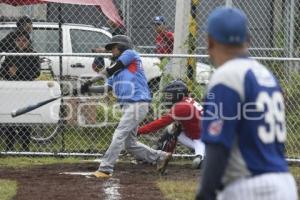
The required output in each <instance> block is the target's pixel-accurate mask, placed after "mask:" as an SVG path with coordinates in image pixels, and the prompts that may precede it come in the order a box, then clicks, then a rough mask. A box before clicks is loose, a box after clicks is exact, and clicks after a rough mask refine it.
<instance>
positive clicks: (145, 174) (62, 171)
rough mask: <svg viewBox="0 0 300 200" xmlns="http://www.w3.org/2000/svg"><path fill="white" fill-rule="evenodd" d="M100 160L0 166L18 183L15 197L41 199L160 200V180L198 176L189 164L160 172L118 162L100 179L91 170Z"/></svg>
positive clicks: (5, 176)
mask: <svg viewBox="0 0 300 200" xmlns="http://www.w3.org/2000/svg"><path fill="white" fill-rule="evenodd" d="M98 165H99V163H80V164H55V165H43V166H37V167H31V168H22V169H12V168H0V178H1V179H9V180H15V181H17V183H18V189H17V195H16V196H15V198H14V199H16V200H24V199H39V200H49V199H56V200H66V199H72V200H79V199H80V200H82V199H87V200H119V199H122V200H123V199H125V200H127V199H128V200H140V199H143V200H148V199H149V200H152V199H155V200H160V199H165V198H164V197H163V196H162V193H161V191H160V190H159V188H158V187H157V185H156V181H157V180H161V179H162V178H163V179H167V180H183V179H185V180H195V181H196V180H198V174H199V171H198V170H193V169H192V168H191V166H190V165H177V164H172V163H171V164H170V165H169V166H168V173H167V175H165V176H160V175H159V174H158V173H157V172H156V167H155V166H153V165H149V164H138V165H136V164H132V163H118V164H117V165H116V168H115V172H114V174H113V176H112V178H109V179H104V180H102V179H97V178H94V177H92V176H91V173H92V172H94V171H95V170H97V168H98Z"/></svg>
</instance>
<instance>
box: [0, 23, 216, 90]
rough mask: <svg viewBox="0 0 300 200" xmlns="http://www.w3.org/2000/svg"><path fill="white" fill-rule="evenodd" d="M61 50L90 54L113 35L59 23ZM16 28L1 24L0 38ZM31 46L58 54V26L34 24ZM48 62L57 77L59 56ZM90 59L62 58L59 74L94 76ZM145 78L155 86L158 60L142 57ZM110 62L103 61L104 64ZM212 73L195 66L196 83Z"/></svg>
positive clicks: (158, 72) (158, 73)
mask: <svg viewBox="0 0 300 200" xmlns="http://www.w3.org/2000/svg"><path fill="white" fill-rule="evenodd" d="M61 28H62V51H63V53H91V49H92V48H96V47H103V46H104V45H105V44H106V43H108V42H109V41H110V39H111V37H112V35H111V34H110V33H109V32H108V31H107V30H105V29H101V28H96V27H94V26H90V25H82V24H62V26H61ZM14 29H16V24H15V23H13V22H1V23H0V39H2V38H3V37H4V36H5V35H6V34H8V33H9V32H10V31H13V30H14ZM31 38H32V42H33V47H34V49H35V50H36V51H37V52H39V53H59V50H60V46H59V25H58V24H57V23H48V22H34V23H33V32H32V34H31ZM47 58H48V61H50V62H47V63H44V64H43V65H42V68H51V69H52V71H53V73H54V75H56V76H58V75H59V73H60V72H59V57H58V56H50V57H47ZM93 60H94V58H93V57H63V58H62V75H63V76H64V77H79V76H95V75H96V72H95V71H94V70H93V68H92V63H93ZM142 61H143V67H144V70H145V75H146V77H147V80H148V83H149V84H150V85H152V84H154V83H158V81H159V79H160V76H161V71H160V69H159V67H158V66H157V64H158V63H159V62H160V60H159V59H158V58H146V57H143V58H142ZM109 63H110V61H109V59H108V58H105V65H109ZM210 72H211V68H210V66H208V65H206V64H202V63H197V72H196V73H197V81H198V83H201V84H205V83H207V81H208V77H209V74H210Z"/></svg>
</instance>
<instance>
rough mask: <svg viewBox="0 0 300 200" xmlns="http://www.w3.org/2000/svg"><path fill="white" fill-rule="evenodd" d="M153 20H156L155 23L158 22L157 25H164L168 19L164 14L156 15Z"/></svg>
mask: <svg viewBox="0 0 300 200" xmlns="http://www.w3.org/2000/svg"><path fill="white" fill-rule="evenodd" d="M153 22H154V24H157V25H163V24H165V22H166V20H165V18H164V16H156V17H154V20H153Z"/></svg>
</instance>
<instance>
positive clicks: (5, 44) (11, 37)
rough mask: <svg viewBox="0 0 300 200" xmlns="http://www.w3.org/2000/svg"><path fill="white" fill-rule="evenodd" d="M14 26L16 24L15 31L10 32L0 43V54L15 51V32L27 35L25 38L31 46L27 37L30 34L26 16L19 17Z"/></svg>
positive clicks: (28, 21) (29, 20)
mask: <svg viewBox="0 0 300 200" xmlns="http://www.w3.org/2000/svg"><path fill="white" fill-rule="evenodd" d="M16 24H17V30H16V31H12V32H10V33H9V34H7V35H6V36H5V37H4V38H3V39H2V40H1V41H0V52H9V51H13V50H14V49H15V47H14V45H15V37H16V32H17V31H21V32H24V33H27V34H26V36H27V37H28V39H29V41H30V46H31V40H30V35H29V34H30V33H31V32H32V21H31V19H30V18H29V17H28V16H24V17H21V18H20V19H19V20H18V21H17V23H16Z"/></svg>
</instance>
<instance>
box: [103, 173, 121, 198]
mask: <svg viewBox="0 0 300 200" xmlns="http://www.w3.org/2000/svg"><path fill="white" fill-rule="evenodd" d="M119 189H120V180H119V179H116V178H110V179H108V180H107V181H105V183H104V184H103V191H104V194H105V200H120V199H122V198H121V194H120V193H119Z"/></svg>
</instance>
